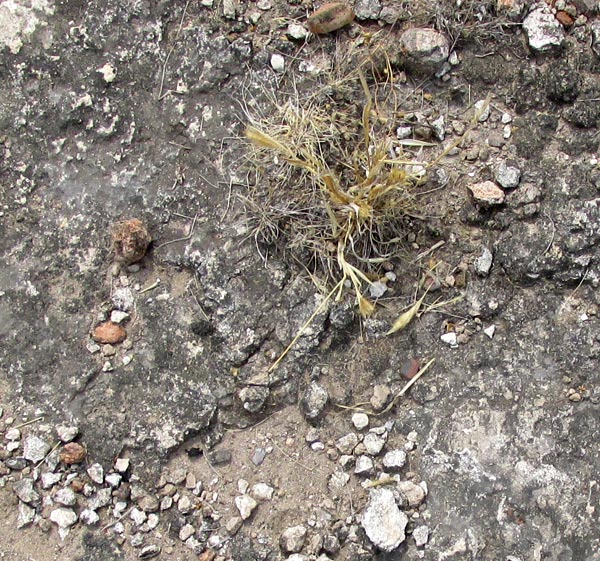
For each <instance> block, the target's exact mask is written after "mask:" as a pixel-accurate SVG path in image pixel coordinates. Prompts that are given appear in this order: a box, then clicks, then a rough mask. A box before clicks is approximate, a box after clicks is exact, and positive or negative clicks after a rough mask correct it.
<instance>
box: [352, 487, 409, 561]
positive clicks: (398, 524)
mask: <svg viewBox="0 0 600 561" xmlns="http://www.w3.org/2000/svg"><path fill="white" fill-rule="evenodd" d="M361 523H362V527H363V528H364V530H365V533H366V534H367V537H368V538H369V540H371V542H372V543H373V545H375V546H377V547H378V548H379V549H382V550H383V551H388V552H389V551H394V550H395V549H396V548H397V547H398V546H399V545H400V544H401V543H402V542H403V541H404V540H405V534H404V530H405V528H406V525H407V524H408V517H407V516H406V514H404V513H403V512H401V511H400V509H399V508H398V506H397V505H396V500H395V498H394V493H393V492H392V491H391V490H389V489H371V490H370V491H369V503H368V504H367V507H366V509H365V510H364V512H363V513H362V520H361Z"/></svg>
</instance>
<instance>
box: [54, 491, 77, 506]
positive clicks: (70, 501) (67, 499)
mask: <svg viewBox="0 0 600 561" xmlns="http://www.w3.org/2000/svg"><path fill="white" fill-rule="evenodd" d="M54 501H55V502H57V503H58V504H61V505H64V506H75V505H76V504H77V497H76V496H75V491H73V489H71V487H64V488H63V489H59V490H58V491H56V493H55V494H54Z"/></svg>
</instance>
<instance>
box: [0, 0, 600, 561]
mask: <svg viewBox="0 0 600 561" xmlns="http://www.w3.org/2000/svg"><path fill="white" fill-rule="evenodd" d="M318 7H319V5H313V4H312V3H311V2H298V1H295V0H294V1H292V0H290V1H288V2H285V1H283V2H282V1H279V0H258V2H236V1H235V0H223V2H220V1H217V0H215V1H214V2H213V0H201V1H188V2H186V3H184V2H174V1H171V0H165V1H163V2H145V1H144V0H140V1H138V0H131V1H129V0H128V1H121V2H116V1H113V0H104V1H102V2H98V1H92V2H89V3H82V2H78V1H77V0H65V1H63V2H60V1H52V0H10V1H7V2H4V3H2V4H1V5H0V48H1V49H2V56H1V57H0V73H1V76H2V81H1V82H0V122H1V132H0V148H1V150H0V158H1V159H0V203H1V208H0V217H1V219H2V220H1V222H0V247H1V254H0V255H1V264H2V266H1V267H0V341H1V345H0V380H1V382H2V383H1V385H0V432H1V433H2V443H1V446H0V513H1V516H0V528H1V530H0V531H1V534H2V536H3V539H2V540H1V543H0V558H1V559H6V560H8V561H13V560H14V561H21V560H24V559H36V560H44V561H45V560H50V559H77V560H98V561H100V560H106V561H108V560H118V559H138V558H141V559H147V558H160V559H181V560H187V559H202V560H203V561H207V560H208V561H211V560H213V559H215V560H216V559H218V560H220V561H226V560H230V559H231V560H236V561H238V560H248V561H250V560H276V559H291V560H293V561H306V560H316V559H318V560H319V561H326V560H327V559H330V560H360V559H364V560H367V559H381V560H384V559H398V558H403V559H408V560H415V559H431V560H436V561H444V560H447V559H457V560H458V559H461V560H462V559H473V560H474V559H477V560H484V561H486V560H495V561H496V560H498V559H501V560H506V561H528V560H532V561H541V560H542V559H543V560H551V561H570V560H573V561H576V560H577V561H579V560H590V561H593V560H600V554H599V553H598V551H600V529H599V528H600V524H599V520H598V510H599V508H600V504H599V489H598V473H599V470H600V456H599V454H598V441H599V438H600V434H599V432H600V426H599V423H600V421H599V419H600V415H599V407H600V406H599V400H600V384H599V382H600V378H599V376H600V375H599V369H598V360H597V358H598V350H597V349H598V344H599V341H600V330H599V329H598V324H599V321H600V319H599V317H598V305H599V299H598V290H597V289H598V284H599V282H600V264H599V262H598V258H597V255H596V253H597V247H598V244H599V242H600V216H599V214H600V206H599V201H600V195H599V193H600V166H599V162H600V160H599V159H598V158H599V156H598V146H599V144H600V133H599V130H598V125H599V124H600V81H599V80H598V72H599V70H600V5H599V4H598V2H596V1H594V0H573V2H572V3H569V2H563V1H562V0H556V1H555V2H540V3H533V2H531V3H530V2H524V1H523V0H497V1H485V2H476V1H474V0H462V1H460V0H459V1H457V2H453V1H450V0H448V1H444V0H438V1H436V2H418V1H417V2H405V1H403V0H397V1H391V0H390V1H388V0H382V1H379V0H357V2H356V3H355V4H354V5H353V6H350V7H349V6H348V5H341V6H338V7H336V8H335V10H334V11H333V12H331V11H329V12H326V13H325V15H323V12H322V11H321V12H319V14H320V16H318V17H317V19H315V16H314V15H313V16H311V14H313V13H314V12H315V10H316V9H317V8H318ZM350 8H352V9H353V12H352V11H351V9H350ZM327 10H331V8H327ZM353 15H354V16H355V17H354V19H353V17H352V16H353ZM309 16H311V17H309ZM319 17H320V18H321V19H319ZM307 18H308V19H307ZM332 22H333V23H332ZM328 25H333V27H336V28H337V27H340V26H341V28H340V29H333V30H330V29H328V28H327V26H328ZM323 26H325V28H324V27H323ZM415 28H416V29H420V30H422V31H421V32H419V33H415V32H414V31H413V29H415ZM309 29H311V30H312V31H314V32H315V33H309ZM378 45H385V49H386V53H387V55H388V59H387V60H388V61H389V63H390V67H389V69H388V70H390V69H391V71H392V72H393V75H394V87H395V88H396V89H395V92H396V94H397V98H398V99H399V100H401V101H400V106H401V109H402V111H401V115H400V116H399V122H398V123H397V124H398V127H397V130H396V140H399V141H406V140H409V141H414V140H418V141H420V142H423V141H426V142H427V143H428V144H432V145H433V146H427V147H425V148H423V152H422V154H420V156H422V157H424V158H429V159H430V160H432V159H435V157H436V155H438V154H441V153H443V154H444V156H443V158H441V159H440V160H439V162H438V163H437V165H436V166H435V167H434V168H432V169H431V170H429V171H430V174H429V176H428V178H427V181H426V183H424V184H423V185H422V186H421V187H420V191H419V196H418V199H417V200H418V202H419V212H418V213H416V214H418V216H417V215H415V216H414V217H413V218H412V219H411V220H410V221H409V223H407V224H406V231H405V234H404V237H403V239H401V240H398V241H397V243H398V244H401V247H402V255H401V256H400V257H396V258H394V259H391V260H390V261H389V262H386V263H385V267H383V268H382V272H381V277H380V278H377V279H372V280H373V281H376V282H374V283H373V284H372V285H371V286H370V287H369V289H368V297H369V298H371V299H372V300H373V301H376V304H377V306H376V311H375V313H374V314H373V315H372V316H371V317H369V318H362V317H360V314H359V313H358V310H357V309H356V301H355V298H354V296H353V294H352V292H351V290H348V291H347V292H348V293H347V294H346V293H344V294H343V295H342V296H343V297H342V298H341V299H340V300H339V301H333V300H325V299H324V293H323V291H319V290H318V288H317V287H316V285H315V283H314V282H313V280H314V279H311V278H310V277H309V276H308V275H307V274H306V271H305V270H304V269H303V267H302V266H300V265H299V264H298V263H297V262H296V261H295V260H293V259H290V257H289V255H288V254H286V253H283V252H281V251H279V250H278V248H277V247H273V246H269V245H265V244H263V243H262V242H261V240H260V238H257V239H255V238H254V236H253V231H252V229H251V228H252V220H250V221H248V220H247V219H248V214H247V212H246V208H245V205H244V203H243V197H245V196H247V195H248V192H249V191H248V189H249V187H251V186H252V177H251V175H250V174H249V169H251V168H249V167H248V165H247V162H246V156H247V154H248V146H247V142H246V141H245V140H244V139H243V131H244V127H245V125H246V123H247V119H248V113H249V112H250V113H252V114H253V115H254V116H256V115H260V114H263V115H268V114H269V112H270V111H272V110H273V107H274V105H277V104H278V103H280V102H281V101H282V100H283V99H288V98H289V95H290V92H292V93H294V94H297V95H298V96H299V97H302V96H304V95H306V96H308V95H309V94H310V93H313V92H314V91H315V88H327V87H331V84H332V80H333V78H334V77H335V76H336V72H337V73H338V74H337V75H339V72H341V68H342V66H343V65H344V64H345V65H348V61H350V64H351V61H352V60H355V59H353V58H352V56H355V55H356V53H358V55H360V56H370V52H372V51H371V49H372V48H373V47H374V46H375V47H377V46H378ZM350 54H352V56H350ZM373 76H375V74H373ZM388 78H389V76H388ZM370 85H371V86H372V87H373V90H374V91H375V89H376V86H377V79H376V78H371V82H370ZM324 91H326V92H328V91H329V90H324ZM327 95H329V94H327ZM331 99H334V96H333V95H332V98H331ZM273 100H275V101H274V102H273ZM357 107H358V110H357V111H358V113H357V114H358V115H360V111H361V110H362V109H361V108H360V103H359V104H358V105H357ZM131 219H136V220H138V221H139V222H130V220H131ZM128 221H129V222H128ZM317 275H318V271H317ZM422 279H425V280H426V284H427V287H428V288H427V293H426V294H425V297H424V300H423V304H422V307H421V308H420V310H419V312H420V313H419V314H418V315H417V316H415V318H414V319H413V321H412V322H411V323H410V324H409V325H408V327H406V328H405V329H403V330H401V331H400V332H398V333H395V334H394V335H390V336H387V335H386V332H387V331H388V330H389V328H390V326H391V325H392V324H393V322H394V320H395V319H396V318H397V317H398V315H399V314H400V313H401V312H403V311H404V310H406V309H407V308H408V307H410V306H411V305H412V304H414V302H415V298H416V294H417V293H416V291H417V288H418V283H419V281H420V280H422ZM421 294H422V293H419V294H418V296H420V295H421ZM438 304H439V305H438ZM315 310H318V313H317V314H316V316H315V318H314V319H313V321H311V322H310V325H309V326H308V328H307V329H306V330H304V331H301V328H302V326H303V324H305V322H306V321H307V320H308V318H310V317H311V315H312V314H313V313H314V312H315ZM299 332H300V333H301V336H300V338H299V339H298V341H297V342H296V344H295V345H294V346H293V348H292V349H291V351H290V352H289V354H288V355H287V356H286V357H285V359H284V360H283V361H282V362H281V364H279V365H278V366H277V367H276V368H274V367H272V365H273V364H274V362H275V361H276V360H277V358H278V357H279V356H280V355H281V353H282V352H283V351H284V349H285V348H286V346H287V345H288V344H289V343H290V341H292V339H293V338H294V337H295V336H296V335H297V334H298V333H299ZM411 383H412V387H410V388H409V389H407V384H411Z"/></svg>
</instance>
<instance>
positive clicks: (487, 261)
mask: <svg viewBox="0 0 600 561" xmlns="http://www.w3.org/2000/svg"><path fill="white" fill-rule="evenodd" d="M493 259H494V258H493V256H492V252H491V251H490V250H489V249H488V248H487V247H484V248H483V250H482V252H481V255H480V256H479V257H477V259H475V261H473V266H474V267H475V272H476V273H477V274H478V275H479V276H480V277H487V276H488V275H489V274H490V271H491V269H492V262H493Z"/></svg>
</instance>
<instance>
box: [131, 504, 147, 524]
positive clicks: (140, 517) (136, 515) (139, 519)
mask: <svg viewBox="0 0 600 561" xmlns="http://www.w3.org/2000/svg"><path fill="white" fill-rule="evenodd" d="M129 518H131V520H133V522H134V523H135V525H136V526H141V525H142V524H143V523H144V522H146V520H147V519H148V515H147V514H146V513H145V512H144V511H143V510H140V509H139V508H132V509H131V512H130V513H129Z"/></svg>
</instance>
